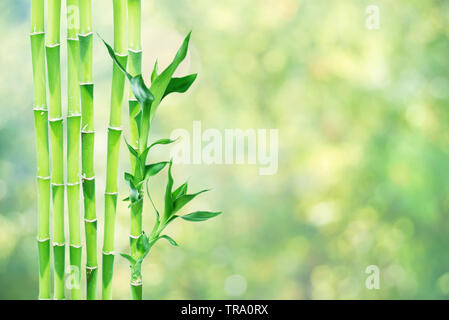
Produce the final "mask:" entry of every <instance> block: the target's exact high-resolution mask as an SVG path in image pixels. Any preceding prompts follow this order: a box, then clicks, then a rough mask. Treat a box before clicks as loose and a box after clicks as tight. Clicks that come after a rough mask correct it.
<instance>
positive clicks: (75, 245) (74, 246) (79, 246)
mask: <svg viewBox="0 0 449 320" xmlns="http://www.w3.org/2000/svg"><path fill="white" fill-rule="evenodd" d="M70 247H72V248H76V249H80V248H82V246H81V245H80V244H71V245H70Z"/></svg>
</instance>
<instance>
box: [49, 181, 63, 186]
mask: <svg viewBox="0 0 449 320" xmlns="http://www.w3.org/2000/svg"><path fill="white" fill-rule="evenodd" d="M51 185H52V186H53V187H63V186H64V183H56V182H52V183H51Z"/></svg>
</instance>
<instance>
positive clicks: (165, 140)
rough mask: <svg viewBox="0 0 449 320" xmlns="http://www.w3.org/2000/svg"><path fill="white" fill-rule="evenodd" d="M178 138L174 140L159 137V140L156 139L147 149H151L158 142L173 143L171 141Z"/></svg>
mask: <svg viewBox="0 0 449 320" xmlns="http://www.w3.org/2000/svg"><path fill="white" fill-rule="evenodd" d="M178 139H179V138H176V139H175V140H172V139H167V138H166V139H159V140H157V141H156V142H153V143H152V144H151V145H150V146H149V149H151V148H152V147H154V146H156V145H159V144H170V143H173V142H176V141H177V140H178Z"/></svg>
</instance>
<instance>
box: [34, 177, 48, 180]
mask: <svg viewBox="0 0 449 320" xmlns="http://www.w3.org/2000/svg"><path fill="white" fill-rule="evenodd" d="M37 178H38V179H39V180H50V179H51V177H50V176H48V177H42V176H37Z"/></svg>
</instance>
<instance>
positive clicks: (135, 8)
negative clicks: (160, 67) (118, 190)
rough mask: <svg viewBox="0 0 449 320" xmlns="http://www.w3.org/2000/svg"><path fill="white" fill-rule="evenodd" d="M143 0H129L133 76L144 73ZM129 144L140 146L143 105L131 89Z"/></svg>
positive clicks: (129, 66) (129, 39)
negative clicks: (139, 127)
mask: <svg viewBox="0 0 449 320" xmlns="http://www.w3.org/2000/svg"><path fill="white" fill-rule="evenodd" d="M141 16H142V13H141V0H128V72H129V74H131V75H132V76H136V75H138V74H141V73H142V39H141V19H142V18H141ZM128 105H129V136H130V141H129V144H130V145H131V146H133V147H134V148H135V149H137V147H138V139H139V133H138V129H137V122H136V120H135V118H134V117H135V116H136V115H137V113H138V112H139V111H140V109H141V106H140V104H139V102H138V101H137V99H136V97H135V96H134V94H133V92H132V90H129V98H128ZM134 170H135V159H134V158H133V157H132V156H131V172H134ZM140 232H141V231H140Z"/></svg>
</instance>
